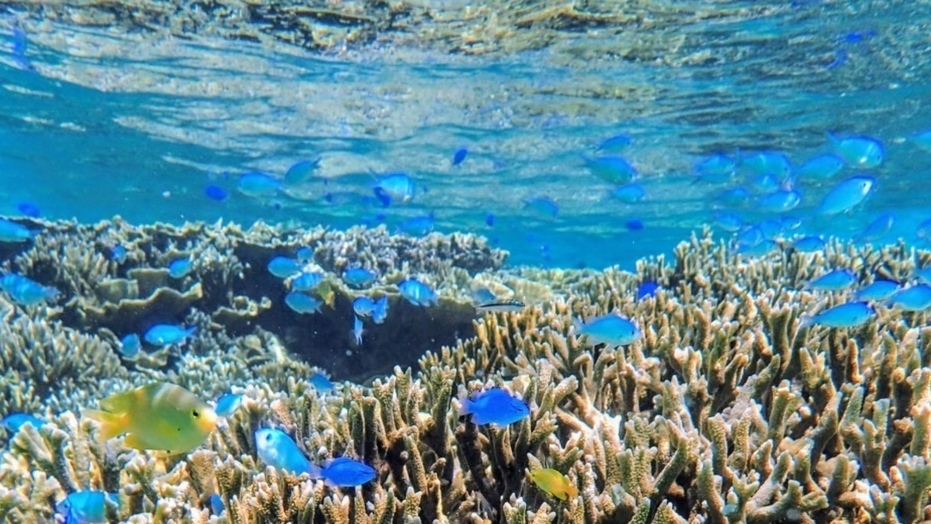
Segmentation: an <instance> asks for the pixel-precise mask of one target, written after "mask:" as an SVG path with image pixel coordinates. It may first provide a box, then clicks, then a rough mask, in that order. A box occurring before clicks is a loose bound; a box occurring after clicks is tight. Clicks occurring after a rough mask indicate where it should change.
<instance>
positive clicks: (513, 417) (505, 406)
mask: <svg viewBox="0 0 931 524" xmlns="http://www.w3.org/2000/svg"><path fill="white" fill-rule="evenodd" d="M462 415H463V416H465V415H471V416H472V422H474V423H475V424H477V425H479V426H484V425H486V424H494V425H496V426H507V425H510V424H513V423H515V422H517V421H519V420H522V419H524V418H527V417H529V416H530V406H528V405H527V403H526V402H524V401H523V400H521V399H519V398H517V397H515V396H513V395H511V394H510V393H508V392H507V391H505V390H503V389H501V388H491V389H489V390H487V391H483V392H481V393H478V394H476V395H473V396H472V397H471V398H465V399H462Z"/></svg>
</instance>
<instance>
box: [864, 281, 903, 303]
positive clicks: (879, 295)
mask: <svg viewBox="0 0 931 524" xmlns="http://www.w3.org/2000/svg"><path fill="white" fill-rule="evenodd" d="M900 286H901V284H899V283H898V282H896V281H894V280H875V281H873V283H872V284H870V285H868V286H863V287H861V288H860V289H858V290H857V291H856V293H854V294H853V298H854V300H859V301H873V302H878V301H881V300H886V299H887V298H889V297H891V296H892V295H893V294H894V293H895V292H896V291H898V290H899V287H900Z"/></svg>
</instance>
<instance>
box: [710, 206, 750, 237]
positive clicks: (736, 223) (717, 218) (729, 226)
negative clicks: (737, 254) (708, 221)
mask: <svg viewBox="0 0 931 524" xmlns="http://www.w3.org/2000/svg"><path fill="white" fill-rule="evenodd" d="M712 225H714V226H715V227H718V228H720V229H723V230H724V231H727V232H729V233H735V232H737V231H740V230H741V229H742V228H743V227H744V221H743V220H742V219H741V218H740V217H739V216H737V215H735V214H734V213H729V212H727V211H719V212H716V213H715V214H714V218H713V219H712Z"/></svg>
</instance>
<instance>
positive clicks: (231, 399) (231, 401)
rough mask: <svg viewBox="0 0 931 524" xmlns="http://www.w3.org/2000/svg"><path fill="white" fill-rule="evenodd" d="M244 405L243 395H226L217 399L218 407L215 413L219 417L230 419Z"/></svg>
mask: <svg viewBox="0 0 931 524" xmlns="http://www.w3.org/2000/svg"><path fill="white" fill-rule="evenodd" d="M241 405H242V395H239V394H236V393H224V394H223V395H222V396H221V397H220V398H218V399H217V407H216V408H214V411H215V412H216V413H217V416H220V417H230V416H232V415H233V413H235V412H236V410H237V409H239V406H241Z"/></svg>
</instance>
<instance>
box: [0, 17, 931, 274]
mask: <svg viewBox="0 0 931 524" xmlns="http://www.w3.org/2000/svg"><path fill="white" fill-rule="evenodd" d="M428 5H429V3H428ZM436 5H441V6H443V7H444V8H445V9H449V10H451V12H459V11H456V10H457V9H458V10H462V9H467V8H466V7H464V6H461V5H459V4H456V3H438V4H436ZM869 5H870V6H872V5H874V4H873V3H870V4H869ZM696 9H698V8H696ZM715 9H717V10H719V11H720V12H721V15H720V17H715V16H706V17H704V18H703V19H701V20H697V21H694V20H691V21H690V20H686V19H685V18H683V20H684V21H683V22H682V23H680V24H679V25H667V26H664V27H656V28H652V29H650V30H647V29H640V30H639V31H640V32H641V33H643V34H644V35H650V36H651V37H652V38H654V39H656V40H658V41H661V42H664V45H662V46H660V45H654V46H653V48H649V49H648V51H643V52H641V53H640V54H639V55H638V54H637V53H629V54H628V55H627V56H624V55H623V54H621V50H623V49H624V48H625V46H627V47H630V46H631V44H630V42H631V40H632V37H629V36H626V35H627V33H625V32H623V31H619V32H617V31H616V32H614V33H611V30H608V29H604V30H601V32H599V30H598V29H597V28H596V29H589V30H588V31H587V32H586V31H582V30H575V31H572V30H568V31H562V32H557V33H556V35H555V37H553V36H552V35H551V36H550V37H549V38H550V40H548V42H549V43H548V44H547V45H536V46H525V47H527V48H526V49H523V50H518V51H513V52H507V51H506V50H505V51H499V52H495V53H488V54H487V55H470V54H466V53H461V52H459V53H455V52H453V53H450V52H444V51H443V50H442V49H438V48H437V46H433V47H431V46H430V45H429V42H427V40H426V39H427V37H426V36H425V37H424V39H425V40H424V43H421V44H418V43H417V40H416V39H409V40H410V41H411V42H413V43H410V42H409V43H408V44H406V45H405V44H397V45H396V46H395V47H392V46H391V45H389V44H388V43H379V42H378V41H376V43H373V44H370V45H351V44H350V45H347V46H345V47H337V48H335V49H329V50H325V51H322V52H315V51H312V50H304V49H302V48H300V47H297V46H288V45H284V44H269V43H268V42H263V43H254V42H248V41H244V40H233V39H229V38H222V37H218V36H211V35H210V34H191V35H184V34H181V35H180V36H179V35H177V34H175V35H172V34H169V33H168V32H166V31H151V32H146V31H144V30H134V31H127V30H125V28H124V27H95V26H89V25H82V24H78V23H69V22H66V21H61V20H51V19H50V20H43V19H42V18H41V16H39V17H37V16H36V14H35V13H31V14H28V16H27V13H25V12H17V11H16V10H15V9H14V8H13V7H5V8H3V9H2V10H0V13H2V16H0V33H2V35H0V48H2V51H0V87H2V96H0V213H2V214H4V215H8V216H16V215H17V214H21V213H22V207H21V204H23V203H26V204H32V205H33V206H35V207H37V208H38V210H39V211H40V213H41V216H42V217H44V218H48V219H68V218H76V219H78V220H79V221H97V220H101V219H107V218H110V217H112V216H114V215H120V216H122V217H124V218H125V219H127V220H128V221H130V222H132V223H149V222H155V221H163V222H169V223H182V222H184V221H209V222H212V221H216V220H218V219H223V220H224V221H234V222H239V223H244V224H250V223H252V222H254V221H257V220H262V221H265V222H268V223H281V224H287V225H291V226H314V225H317V224H322V225H325V226H328V227H333V228H347V227H350V226H352V225H355V224H367V225H371V226H375V225H379V224H382V223H383V224H384V225H385V226H386V227H387V228H388V229H389V230H390V231H395V230H397V229H398V228H399V226H400V225H401V224H402V223H403V222H404V221H405V220H407V219H409V218H412V217H417V216H428V215H430V214H432V216H433V219H434V227H435V230H436V231H440V232H453V231H469V232H475V233H478V234H481V235H485V236H487V237H488V238H489V239H491V241H492V242H493V243H494V244H495V245H497V246H499V247H501V248H504V249H507V250H509V251H510V252H511V257H510V259H509V262H510V263H511V264H514V265H523V264H527V265H544V266H550V267H580V266H585V267H595V268H601V267H606V266H610V265H620V266H621V267H627V268H630V267H632V264H633V261H635V260H636V259H638V258H640V257H643V256H647V255H651V254H657V253H665V252H669V251H670V249H671V248H672V246H674V245H675V244H676V243H677V242H679V241H681V240H682V239H684V238H687V237H688V235H689V234H690V232H692V231H695V230H698V229H700V228H701V227H702V226H703V225H706V224H713V222H714V217H715V214H716V213H719V214H720V213H722V212H727V213H735V214H737V215H738V216H739V217H740V218H741V220H742V221H743V223H744V225H745V227H748V226H750V225H753V224H758V223H760V222H761V221H764V220H767V219H780V218H781V217H786V216H788V217H790V218H791V219H792V220H790V221H789V222H792V223H793V227H795V226H799V225H800V227H797V228H796V229H785V228H783V230H781V231H779V232H778V233H776V235H775V236H777V237H778V238H791V237H793V236H796V235H810V234H818V235H828V234H833V235H838V236H840V237H842V238H850V237H853V236H855V235H857V234H858V233H859V232H860V231H862V230H863V228H865V227H866V226H867V225H868V224H869V223H870V222H871V221H872V220H873V219H874V218H876V217H877V216H879V215H881V214H883V213H886V212H893V213H894V214H895V222H894V225H893V227H892V230H891V231H890V232H889V233H888V234H887V235H886V236H885V237H883V238H882V239H880V240H879V241H891V240H894V239H895V238H898V237H901V238H905V239H906V240H910V241H914V240H917V238H916V228H917V227H918V225H919V224H920V223H921V222H922V221H924V220H926V219H928V218H929V217H931V208H929V205H928V203H927V202H928V200H927V194H926V192H925V191H922V190H916V189H918V188H922V187H924V188H927V187H929V186H928V182H927V179H928V175H929V174H931V173H929V171H931V168H929V166H931V152H929V151H925V150H921V149H920V148H919V147H918V146H917V145H916V144H915V143H914V142H913V141H911V140H910V137H912V136H913V135H914V134H915V133H919V132H922V131H927V130H928V129H929V128H931V104H928V103H927V100H931V82H929V80H928V79H929V78H931V65H929V58H928V53H927V52H925V51H926V44H925V43H924V42H925V36H926V31H923V30H921V27H922V25H921V24H920V23H919V24H916V23H913V22H912V21H921V20H929V19H931V17H929V12H931V7H929V5H928V4H927V3H917V4H912V3H901V2H892V3H889V4H888V5H887V4H885V3H884V4H883V8H882V15H881V16H876V15H875V13H874V11H873V10H872V8H868V7H867V6H865V5H858V4H848V3H845V2H814V1H811V2H793V3H788V2H785V3H770V4H765V5H764V4H758V3H755V2H751V3H740V2H724V3H722V4H721V5H718V6H717V7H714V8H710V7H709V8H707V11H708V12H710V13H713V12H714V10H715ZM698 10H699V11H700V9H698ZM630 31H634V32H635V33H636V31H638V30H636V29H631V30H630ZM425 34H426V33H425ZM514 38H515V39H518V40H519V38H520V35H517V36H515V37H514ZM633 38H636V37H633ZM612 39H616V40H617V42H616V43H614V42H613V41H612ZM654 48H655V49H654ZM657 49H658V50H657ZM660 50H662V51H665V53H664V52H662V51H660ZM641 55H642V56H641ZM827 133H834V134H835V135H837V136H840V137H844V136H851V135H865V136H870V137H874V138H876V139H877V140H879V141H881V143H882V144H883V146H884V147H885V153H886V157H885V160H884V161H883V162H882V164H881V165H879V166H878V167H876V168H873V169H868V170H858V169H852V168H850V167H845V168H844V169H843V170H842V171H841V172H840V173H839V174H837V175H835V176H833V177H831V178H829V179H811V178H806V177H799V176H790V177H786V179H783V180H779V183H781V184H783V186H785V185H786V184H789V185H791V187H792V188H793V189H795V190H796V191H798V192H799V194H800V195H801V201H800V204H799V205H798V207H796V208H795V209H792V210H791V211H789V212H786V213H777V212H772V211H766V210H762V209H761V206H760V203H759V202H760V200H759V199H761V198H763V197H764V196H765V195H766V194H767V193H768V192H771V191H773V187H757V186H755V185H754V183H753V180H754V179H755V178H757V177H758V176H760V173H753V172H750V171H748V170H747V169H740V170H738V172H737V173H736V174H735V175H734V176H732V177H729V178H728V179H727V180H707V179H705V178H701V179H699V178H698V177H696V174H695V166H696V164H697V163H698V162H700V161H701V160H702V159H703V158H705V157H707V156H709V155H712V154H718V153H720V154H725V155H729V156H731V157H733V158H735V159H741V158H744V159H745V158H749V157H750V156H752V155H753V154H754V153H758V152H763V151H771V152H779V153H782V154H784V155H786V157H787V158H788V159H789V160H790V161H791V163H792V165H793V166H795V167H797V166H799V165H800V164H802V163H803V162H804V161H806V160H807V159H808V158H810V157H812V156H813V155H816V154H821V153H829V152H831V151H832V150H833V146H832V144H831V141H830V140H829V138H828V135H827ZM616 135H625V136H627V137H629V138H630V139H631V141H632V143H631V145H630V146H629V147H627V148H625V149H624V150H623V151H621V152H620V153H618V154H619V155H621V156H623V157H624V158H625V159H626V160H627V161H628V162H630V164H632V165H633V166H634V167H635V168H636V170H637V179H636V181H637V182H638V183H639V184H641V186H642V187H643V188H644V190H645V197H644V198H643V200H641V201H639V202H635V203H627V202H624V201H622V200H621V199H618V198H616V197H614V196H612V190H614V189H615V188H616V187H617V186H618V185H620V184H618V183H611V182H608V181H606V180H604V179H602V178H600V177H598V176H596V175H595V174H593V173H592V171H591V170H590V169H588V168H587V167H586V164H585V160H584V157H585V156H587V157H597V156H599V155H605V154H607V153H604V152H599V151H598V150H597V147H598V144H599V143H601V142H602V141H603V140H605V139H607V138H609V137H612V136H616ZM461 147H465V148H467V149H468V154H467V155H466V157H465V160H464V161H463V162H462V163H461V164H459V165H453V162H452V158H453V155H454V153H455V152H456V151H457V150H458V149H459V148H461ZM612 154H613V153H612ZM311 158H319V159H320V165H319V168H318V169H317V170H316V171H315V172H314V174H313V175H312V176H311V177H310V178H309V179H308V180H307V181H305V182H303V183H301V184H298V185H296V186H290V187H285V188H284V189H283V190H282V191H280V192H278V193H277V194H276V195H274V196H270V197H261V198H256V197H250V196H247V195H244V194H242V193H240V192H238V191H237V190H236V184H237V179H238V177H239V176H240V175H241V174H243V173H246V172H250V171H262V172H265V173H268V174H269V175H271V176H273V177H277V178H281V177H283V175H284V173H285V172H286V171H287V170H288V168H289V167H290V166H291V165H292V164H294V163H295V162H298V161H301V160H305V159H311ZM390 172H405V173H408V174H409V175H410V177H411V178H412V180H413V181H414V183H415V184H416V194H415V196H414V198H413V199H412V201H411V202H410V203H408V204H404V205H397V204H396V203H395V204H392V205H390V206H389V207H382V206H381V204H380V203H379V202H378V200H377V199H376V198H374V195H373V192H372V187H373V185H374V183H375V180H376V179H377V177H378V176H379V175H381V174H385V173H390ZM859 173H865V174H869V175H870V176H873V177H875V179H876V184H875V187H874V188H873V190H872V191H871V194H870V195H869V196H868V198H867V200H866V201H865V202H864V203H862V204H861V205H858V206H856V207H855V208H853V209H852V210H850V211H848V212H846V213H843V214H841V215H837V216H833V217H830V218H825V217H823V216H819V215H818V214H817V213H816V212H815V210H816V208H817V206H818V205H819V203H820V202H821V199H822V198H823V197H824V195H825V194H826V193H827V192H828V191H829V190H830V189H831V188H832V187H833V186H834V185H835V184H837V183H838V182H839V181H841V180H843V179H845V178H847V177H849V176H853V175H855V174H859ZM211 185H212V186H217V187H221V188H223V189H224V190H225V191H226V192H227V193H228V195H229V198H227V199H226V200H225V201H223V202H217V201H215V200H213V199H211V198H209V197H207V196H206V195H205V192H204V190H205V187H207V186H211ZM733 188H745V189H747V190H748V191H749V194H750V196H749V198H748V199H747V200H745V201H744V202H742V203H739V204H728V203H725V202H723V201H722V199H721V197H720V194H721V192H722V191H725V190H728V189H733ZM538 197H546V198H549V199H551V200H552V201H553V202H555V203H556V205H557V206H558V213H557V214H556V215H555V216H552V215H551V214H549V213H547V212H540V211H539V210H536V209H535V208H534V207H533V206H528V205H527V204H526V202H527V201H528V200H532V199H534V198H538ZM33 211H34V210H33ZM489 215H492V216H493V217H494V220H493V223H492V225H489V221H488V218H489ZM640 225H642V227H638V226H640ZM721 232H722V233H723V234H724V235H725V236H727V235H728V234H729V233H727V232H724V231H721Z"/></svg>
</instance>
